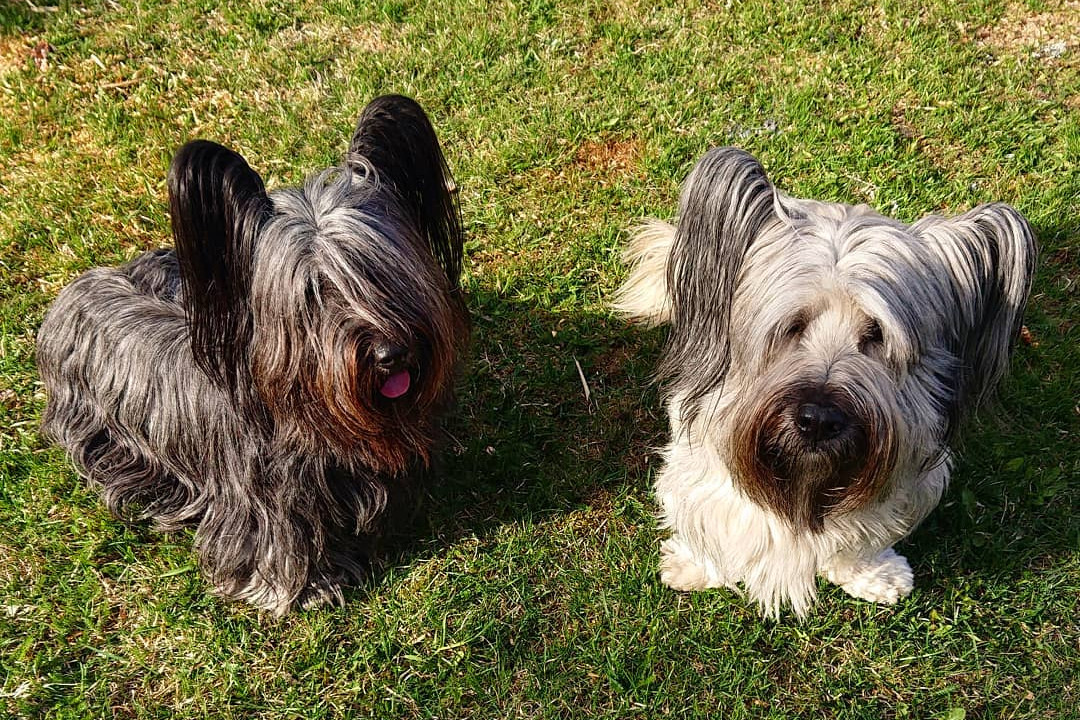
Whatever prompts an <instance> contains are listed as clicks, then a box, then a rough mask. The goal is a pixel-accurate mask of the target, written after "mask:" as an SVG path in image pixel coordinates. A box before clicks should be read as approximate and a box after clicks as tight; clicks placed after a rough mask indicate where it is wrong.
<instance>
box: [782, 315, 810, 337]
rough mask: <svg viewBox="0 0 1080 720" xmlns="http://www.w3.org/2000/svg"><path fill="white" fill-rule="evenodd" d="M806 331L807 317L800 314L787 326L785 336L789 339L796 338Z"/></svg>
mask: <svg viewBox="0 0 1080 720" xmlns="http://www.w3.org/2000/svg"><path fill="white" fill-rule="evenodd" d="M804 332H806V318H805V317H803V316H802V315H799V316H798V317H796V318H795V319H793V320H792V321H791V322H790V323H788V326H787V328H785V329H784V338H785V339H787V340H794V339H796V338H798V337H799V336H800V335H802V334H803V333H804Z"/></svg>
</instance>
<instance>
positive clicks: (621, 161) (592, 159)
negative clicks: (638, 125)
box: [573, 138, 642, 176]
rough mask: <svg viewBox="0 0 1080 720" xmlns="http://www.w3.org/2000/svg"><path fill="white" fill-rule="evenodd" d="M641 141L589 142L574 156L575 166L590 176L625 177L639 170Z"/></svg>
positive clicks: (612, 139) (609, 139)
mask: <svg viewBox="0 0 1080 720" xmlns="http://www.w3.org/2000/svg"><path fill="white" fill-rule="evenodd" d="M641 150H642V148H641V141H640V140H638V139H636V138H631V139H626V140H617V139H615V138H607V139H606V140H603V141H600V142H598V141H596V140H589V141H587V142H585V143H584V144H583V145H582V146H581V147H580V148H578V150H577V152H576V153H575V154H574V161H573V162H574V166H575V167H577V168H578V169H580V170H583V171H585V172H587V173H589V174H594V175H609V176H625V175H630V174H633V173H634V172H635V171H636V170H637V166H638V161H639V159H640V158H641Z"/></svg>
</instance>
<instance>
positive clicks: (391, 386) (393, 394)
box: [379, 370, 412, 398]
mask: <svg viewBox="0 0 1080 720" xmlns="http://www.w3.org/2000/svg"><path fill="white" fill-rule="evenodd" d="M411 382H412V378H410V377H409V371H408V370H402V371H401V372H396V373H394V374H393V375H391V376H390V377H388V378H387V379H386V382H384V383H383V384H382V387H381V388H379V392H381V393H382V394H383V397H388V398H398V397H401V396H402V395H404V394H405V393H407V392H409V384H410V383H411Z"/></svg>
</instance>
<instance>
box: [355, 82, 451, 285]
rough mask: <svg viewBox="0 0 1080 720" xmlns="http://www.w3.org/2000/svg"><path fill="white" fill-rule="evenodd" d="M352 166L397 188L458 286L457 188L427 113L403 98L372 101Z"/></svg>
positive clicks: (358, 131)
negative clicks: (373, 173)
mask: <svg viewBox="0 0 1080 720" xmlns="http://www.w3.org/2000/svg"><path fill="white" fill-rule="evenodd" d="M346 163H347V164H348V165H350V166H352V167H353V168H356V167H359V166H361V165H364V164H366V165H370V166H371V167H372V168H374V169H375V171H376V172H377V173H378V177H379V180H380V182H384V183H389V184H390V185H392V186H393V187H394V189H395V191H396V192H397V194H398V196H399V197H400V198H401V200H402V201H403V203H404V205H405V209H406V211H407V212H409V213H410V214H411V215H412V218H413V220H415V222H416V223H417V227H418V228H419V229H420V230H421V232H423V233H424V234H425V235H426V237H427V240H428V244H429V246H430V249H431V253H432V255H434V256H435V258H436V259H437V260H438V261H439V263H440V264H441V265H442V266H443V269H444V270H445V271H446V275H447V277H448V278H449V279H450V282H451V284H452V285H453V286H454V287H457V285H458V280H459V278H460V275H461V255H462V231H461V214H460V211H459V210H458V205H457V201H456V195H457V188H456V186H455V185H454V179H453V177H452V176H451V174H450V168H449V167H448V166H447V164H446V158H445V157H443V153H442V148H441V147H440V145H439V139H438V136H437V135H436V134H435V128H434V127H432V125H431V121H430V120H429V119H428V116H427V114H426V113H425V112H424V110H423V108H421V107H420V105H418V104H417V103H416V101H414V100H412V99H410V98H407V97H404V96H402V95H383V96H381V97H378V98H375V99H374V100H372V101H371V102H370V103H369V104H368V106H367V107H365V108H364V111H363V113H361V115H360V120H359V121H358V122H357V124H356V131H355V132H354V133H353V138H352V141H351V142H350V143H349V154H348V155H347V157H346Z"/></svg>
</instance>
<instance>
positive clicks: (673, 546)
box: [660, 538, 718, 590]
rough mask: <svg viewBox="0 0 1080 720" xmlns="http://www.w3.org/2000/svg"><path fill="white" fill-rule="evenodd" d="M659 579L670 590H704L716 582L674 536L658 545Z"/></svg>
mask: <svg viewBox="0 0 1080 720" xmlns="http://www.w3.org/2000/svg"><path fill="white" fill-rule="evenodd" d="M660 581H661V582H663V583H664V584H665V585H667V586H668V587H669V588H671V589H672V590H704V589H705V588H710V587H716V586H717V584H718V583H716V582H715V581H714V580H713V579H712V578H711V577H710V575H709V571H708V570H707V569H706V568H705V566H704V565H702V564H701V563H699V562H698V561H697V560H696V559H695V558H694V556H693V553H691V552H690V549H689V548H687V547H686V545H684V544H683V543H682V542H681V541H679V540H678V539H676V538H668V539H667V540H665V541H664V542H663V544H662V545H661V546H660Z"/></svg>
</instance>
